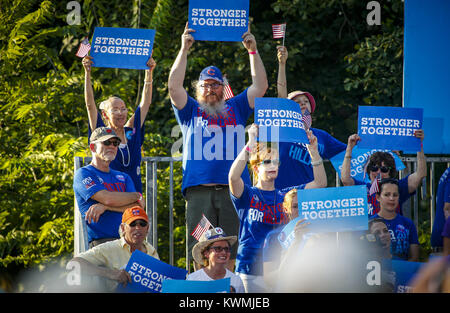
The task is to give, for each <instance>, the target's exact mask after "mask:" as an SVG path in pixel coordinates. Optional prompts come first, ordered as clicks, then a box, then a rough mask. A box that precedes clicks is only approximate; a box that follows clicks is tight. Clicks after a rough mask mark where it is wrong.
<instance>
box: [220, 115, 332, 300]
mask: <svg viewBox="0 0 450 313" xmlns="http://www.w3.org/2000/svg"><path fill="white" fill-rule="evenodd" d="M257 133H258V126H257V125H256V124H253V125H252V126H251V127H250V129H249V141H248V143H247V145H246V146H245V147H244V148H243V149H242V151H241V152H240V154H239V155H238V157H237V158H236V160H235V161H234V162H233V165H232V166H231V169H230V173H229V176H228V180H229V185H230V193H231V199H232V201H233V205H234V207H235V208H236V211H237V213H238V216H239V218H240V226H239V247H238V255H237V258H236V272H237V273H238V274H239V276H240V277H241V279H242V281H243V283H244V286H245V288H246V291H247V292H265V291H267V289H266V287H265V284H264V281H263V262H262V250H263V249H262V248H263V243H264V239H265V238H266V235H267V234H268V233H269V232H270V231H272V230H273V229H274V228H276V227H279V226H280V225H284V224H286V223H287V222H288V217H287V215H286V213H285V212H284V210H283V200H284V196H285V194H286V193H287V192H288V191H289V190H290V189H292V188H297V189H310V188H323V187H326V184H327V178H326V173H325V169H324V166H323V161H322V159H321V158H320V155H319V152H318V150H317V149H318V148H317V138H316V137H315V136H314V134H313V133H312V132H310V131H307V135H308V139H309V142H310V143H309V145H308V151H309V153H310V155H311V159H312V165H313V168H314V180H313V181H311V182H309V183H307V184H302V185H300V186H296V187H291V188H286V189H282V190H278V189H276V188H275V179H276V178H277V176H278V166H279V164H280V161H279V159H278V151H277V149H275V148H273V147H269V146H268V144H267V143H258V144H257V143H256V138H257ZM249 159H250V166H251V168H252V170H253V173H254V175H255V177H256V178H257V179H256V182H255V185H254V186H249V185H246V184H244V182H243V180H242V178H241V174H242V172H243V171H244V169H245V167H246V166H247V162H248V161H249Z"/></svg>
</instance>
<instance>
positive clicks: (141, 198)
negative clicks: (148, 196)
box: [138, 192, 144, 201]
mask: <svg viewBox="0 0 450 313" xmlns="http://www.w3.org/2000/svg"><path fill="white" fill-rule="evenodd" d="M138 194H139V199H138V201H142V200H144V197H142V193H140V192H138Z"/></svg>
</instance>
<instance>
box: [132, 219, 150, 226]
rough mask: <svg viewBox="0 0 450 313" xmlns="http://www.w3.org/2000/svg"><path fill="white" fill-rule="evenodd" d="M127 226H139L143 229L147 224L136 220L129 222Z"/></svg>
mask: <svg viewBox="0 0 450 313" xmlns="http://www.w3.org/2000/svg"><path fill="white" fill-rule="evenodd" d="M129 225H130V226H131V227H136V226H137V225H139V226H141V227H145V226H147V225H148V223H147V222H146V221H141V220H136V221H133V222H131V223H130V224H129Z"/></svg>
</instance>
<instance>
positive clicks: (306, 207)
mask: <svg viewBox="0 0 450 313" xmlns="http://www.w3.org/2000/svg"><path fill="white" fill-rule="evenodd" d="M297 197H298V213H299V218H302V219H303V218H304V219H306V222H309V223H310V225H308V226H307V227H308V231H310V232H313V233H324V232H340V231H361V230H367V228H368V209H367V188H366V186H365V185H358V186H348V187H332V188H319V189H303V190H298V191H297ZM287 236H289V234H287Z"/></svg>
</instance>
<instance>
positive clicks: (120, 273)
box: [72, 206, 159, 290]
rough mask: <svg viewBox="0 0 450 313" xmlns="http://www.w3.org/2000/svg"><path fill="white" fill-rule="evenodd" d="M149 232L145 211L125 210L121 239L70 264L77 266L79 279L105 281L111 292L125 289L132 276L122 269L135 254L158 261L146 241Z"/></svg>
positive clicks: (90, 250)
mask: <svg viewBox="0 0 450 313" xmlns="http://www.w3.org/2000/svg"><path fill="white" fill-rule="evenodd" d="M148 230H149V219H148V216H147V214H146V213H145V211H144V210H143V209H142V208H141V207H139V206H136V207H132V208H128V209H126V210H125V212H124V213H123V216H122V224H120V230H119V233H120V239H116V240H114V241H108V242H105V243H102V244H100V245H98V246H96V247H94V248H92V249H89V250H87V251H85V252H83V253H80V254H79V255H77V256H76V257H74V258H73V259H72V261H73V262H78V263H79V264H80V268H81V274H82V275H97V276H101V277H105V278H108V279H109V280H110V281H109V283H108V285H109V289H111V290H115V287H117V285H118V284H123V285H124V286H126V285H127V284H128V283H129V282H131V276H130V274H128V273H127V272H126V271H125V267H126V266H127V264H128V261H129V259H130V257H131V254H132V253H133V252H134V251H135V250H140V251H142V252H144V253H146V254H148V255H150V256H152V257H154V258H156V259H159V256H158V252H156V250H155V248H154V247H153V246H152V245H150V244H149V243H148V242H147V241H146V239H147V234H148Z"/></svg>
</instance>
